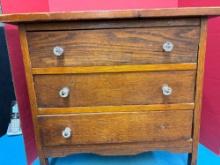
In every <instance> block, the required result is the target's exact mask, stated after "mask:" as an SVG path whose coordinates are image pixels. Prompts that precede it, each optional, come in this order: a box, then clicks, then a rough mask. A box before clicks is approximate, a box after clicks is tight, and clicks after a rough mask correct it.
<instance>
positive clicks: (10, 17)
mask: <svg viewBox="0 0 220 165" xmlns="http://www.w3.org/2000/svg"><path fill="white" fill-rule="evenodd" d="M207 15H209V16H210V15H220V8H219V7H199V8H198V7H186V8H184V7H183V8H163V9H139V10H137V9H135V10H131V9H129V10H111V11H108V10H104V11H78V12H54V13H52V12H51V13H48V12H42V13H20V14H19V13H17V14H3V15H1V16H0V22H7V23H20V22H43V21H47V22H49V21H76V20H98V19H124V18H136V19H139V18H158V17H160V18H161V17H192V16H207Z"/></svg>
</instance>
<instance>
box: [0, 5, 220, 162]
mask: <svg viewBox="0 0 220 165" xmlns="http://www.w3.org/2000/svg"><path fill="white" fill-rule="evenodd" d="M218 14H220V8H179V9H151V10H127V11H125V10H124V11H96V12H95V11H91V12H67V13H65V12H63V13H35V14H9V15H2V16H0V21H1V22H6V23H13V24H17V25H18V26H19V30H20V41H21V47H22V52H23V61H24V65H25V71H26V80H27V84H28V91H29V97H30V104H31V109H32V119H33V122H34V130H35V138H36V144H37V149H38V154H39V157H40V161H41V164H42V165H46V164H48V161H47V158H48V157H60V156H65V155H68V154H72V153H96V154H101V155H131V154H138V153H141V152H145V151H153V150H168V151H173V152H187V153H189V158H188V164H189V165H195V164H196V155H197V145H198V139H199V138H198V136H199V125H200V109H201V97H202V79H203V70H204V59H205V47H206V33H207V27H206V26H207V17H206V16H208V15H218Z"/></svg>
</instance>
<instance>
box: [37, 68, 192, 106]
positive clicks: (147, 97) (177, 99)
mask: <svg viewBox="0 0 220 165" xmlns="http://www.w3.org/2000/svg"><path fill="white" fill-rule="evenodd" d="M195 74H196V72H195V71H164V72H130V73H100V74H66V75H35V76H34V84H35V90H36V96H37V102H38V107H80V106H107V105H110V106H111V105H112V106H118V105H145V104H164V103H192V102H194V90H195ZM167 87H168V88H169V89H170V88H171V90H168V91H166V89H167ZM66 89H68V90H66ZM164 89H165V90H164ZM166 92H168V93H166ZM169 92H170V93H169ZM65 93H66V94H67V95H66V96H65ZM62 94H63V95H62Z"/></svg>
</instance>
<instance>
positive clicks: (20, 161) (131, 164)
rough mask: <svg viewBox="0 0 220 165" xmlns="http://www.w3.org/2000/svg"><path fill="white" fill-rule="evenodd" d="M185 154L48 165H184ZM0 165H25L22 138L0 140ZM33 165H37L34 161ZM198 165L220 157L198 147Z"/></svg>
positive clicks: (81, 157)
mask: <svg viewBox="0 0 220 165" xmlns="http://www.w3.org/2000/svg"><path fill="white" fill-rule="evenodd" d="M186 160H187V154H173V153H169V152H165V151H157V152H147V153H143V154H139V155H136V156H106V157H104V156H97V155H93V154H76V155H71V156H67V157H65V158H53V159H50V165H186ZM0 165H26V158H25V151H24V143H23V138H22V136H12V137H8V136H3V137H1V138H0ZM33 165H39V161H38V160H36V161H35V162H34V163H33ZM198 165H220V156H217V155H215V154H214V153H212V152H211V151H210V150H208V149H207V148H206V147H204V146H203V145H200V146H199V156H198Z"/></svg>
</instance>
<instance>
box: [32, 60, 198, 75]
mask: <svg viewBox="0 0 220 165" xmlns="http://www.w3.org/2000/svg"><path fill="white" fill-rule="evenodd" d="M196 69H197V63H178V64H145V65H115V66H84V67H49V68H32V73H33V74H37V75H40V74H43V75H44V74H69V73H74V74H82V73H118V72H144V71H146V72H156V71H184V70H185V71H187V70H196Z"/></svg>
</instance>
